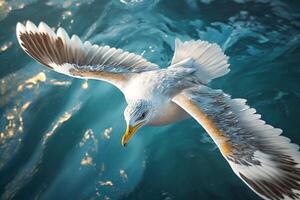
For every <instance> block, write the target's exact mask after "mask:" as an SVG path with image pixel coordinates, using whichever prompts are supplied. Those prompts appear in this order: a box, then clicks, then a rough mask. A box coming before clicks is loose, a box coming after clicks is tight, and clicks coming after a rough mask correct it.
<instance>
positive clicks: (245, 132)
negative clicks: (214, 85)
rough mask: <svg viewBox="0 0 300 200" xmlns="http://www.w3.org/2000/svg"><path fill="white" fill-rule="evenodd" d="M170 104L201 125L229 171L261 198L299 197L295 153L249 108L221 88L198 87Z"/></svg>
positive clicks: (299, 162) (295, 147)
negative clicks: (215, 145) (216, 147)
mask: <svg viewBox="0 0 300 200" xmlns="http://www.w3.org/2000/svg"><path fill="white" fill-rule="evenodd" d="M173 101H174V102H175V103H176V104H178V105H179V106H181V107H182V108H183V109H184V110H186V111H187V112H188V113H189V114H190V115H191V116H192V117H194V118H195V119H196V120H197V121H198V123H199V124H201V125H202V126H203V127H204V129H205V130H206V131H207V132H208V134H209V135H210V136H211V137H212V138H213V140H214V142H215V143H216V144H217V146H218V147H219V149H220V151H221V153H222V155H223V156H224V157H225V158H226V160H227V161H228V163H229V164H230V166H231V168H232V169H233V171H234V172H235V174H236V175H237V176H239V177H240V178H241V179H242V180H243V181H244V182H245V183H246V184H247V185H248V186H249V187H250V188H251V189H252V190H253V191H255V192H256V193H257V194H258V195H259V196H261V197H262V198H264V199H272V200H279V199H300V153H299V151H298V149H299V147H298V145H296V144H292V143H290V140H289V139H288V138H286V137H283V136H280V134H281V133H282V130H281V129H277V128H273V127H272V126H270V125H267V124H266V123H265V122H264V121H262V120H261V119H260V115H259V114H255V112H256V111H255V109H253V108H249V106H247V105H246V104H245V102H246V100H244V99H231V98H230V96H229V95H227V94H225V93H223V92H222V91H221V90H213V89H210V88H208V87H206V86H199V87H195V88H190V89H186V90H184V91H182V92H181V93H180V94H178V95H177V96H175V97H174V99H173Z"/></svg>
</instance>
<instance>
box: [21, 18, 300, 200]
mask: <svg viewBox="0 0 300 200" xmlns="http://www.w3.org/2000/svg"><path fill="white" fill-rule="evenodd" d="M16 32H17V38H18V41H19V43H20V45H21V47H22V48H23V50H24V51H25V52H26V53H27V54H29V55H30V56H31V57H32V58H34V59H35V60H37V61H38V62H40V63H42V64H43V65H45V66H47V67H48V68H50V69H52V70H54V71H56V72H59V73H62V74H66V75H69V76H72V77H77V78H85V79H87V78H90V79H98V80H104V81H107V82H110V83H112V84H113V85H115V86H116V87H118V88H119V89H120V90H121V91H122V92H123V93H124V96H125V98H126V101H127V103H128V106H127V108H126V109H125V111H124V116H125V120H126V122H127V131H126V134H125V135H124V136H123V138H122V143H123V144H125V143H127V142H128V140H129V139H130V138H131V137H132V136H133V134H134V133H135V132H136V131H137V129H139V128H140V127H141V126H143V125H146V124H148V125H162V124H168V123H173V122H175V121H178V120H181V119H185V118H188V117H193V118H195V119H196V120H197V122H198V123H199V124H201V125H202V126H203V127H204V128H205V130H206V131H207V132H208V134H209V135H210V136H211V137H212V139H213V140H214V141H215V143H216V144H217V146H218V147H219V149H220V151H221V153H222V155H223V156H224V158H225V159H226V160H227V161H228V163H229V164H230V166H231V168H232V169H233V171H234V173H235V174H236V175H237V176H238V177H240V178H241V179H242V180H243V181H244V182H245V183H246V184H247V185H248V186H249V187H250V188H251V189H252V190H253V191H254V192H256V193H257V194H258V195H259V196H260V197H262V198H263V199H272V200H273V199H274V200H278V199H299V198H300V154H299V146H298V145H296V144H292V143H290V140H289V139H288V138H286V137H283V136H281V135H280V134H281V133H282V130H281V129H276V128H273V127H272V126H270V125H268V124H266V123H265V121H263V120H261V119H260V118H261V115H259V114H257V113H256V110H255V109H253V108H250V107H249V106H248V105H246V100H245V99H231V97H230V96H229V95H227V94H225V93H224V92H223V91H222V90H213V89H211V88H209V87H207V85H206V84H207V83H209V82H210V81H211V80H212V79H214V78H218V77H220V76H223V75H225V74H226V73H228V72H229V71H230V70H229V68H228V67H229V64H228V57H227V56H226V55H225V54H224V53H223V52H222V50H221V48H220V47H219V46H218V45H217V44H210V43H208V42H205V41H200V40H198V41H188V42H181V41H180V40H179V39H176V41H175V52H174V56H173V59H172V63H171V66H169V67H168V68H166V69H160V68H159V67H158V66H157V65H156V64H153V63H151V62H149V61H147V60H146V59H144V58H143V57H142V56H140V55H136V54H133V53H129V52H126V51H123V50H121V49H115V48H111V47H109V46H98V45H93V44H91V43H90V42H88V41H86V42H84V43H83V42H82V41H81V40H80V39H79V37H78V36H76V35H73V36H72V37H71V38H70V37H69V36H68V34H67V33H66V32H65V30H64V29H63V28H59V29H58V30H57V32H56V33H55V32H54V31H53V30H52V29H51V28H49V27H48V26H47V25H46V24H45V23H43V22H41V23H40V24H39V26H38V27H36V26H35V25H34V24H33V23H32V22H29V21H28V22H27V23H26V25H25V26H24V25H23V24H21V23H18V24H17V28H16Z"/></svg>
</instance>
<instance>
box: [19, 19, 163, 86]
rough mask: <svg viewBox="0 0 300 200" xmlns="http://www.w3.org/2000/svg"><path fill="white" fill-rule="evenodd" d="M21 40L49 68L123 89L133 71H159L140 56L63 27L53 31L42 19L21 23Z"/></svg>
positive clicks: (27, 50)
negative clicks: (36, 21) (89, 38)
mask: <svg viewBox="0 0 300 200" xmlns="http://www.w3.org/2000/svg"><path fill="white" fill-rule="evenodd" d="M16 32H17V37H18V41H19V43H20V45H21V47H22V48H23V50H24V51H25V52H26V53H27V54H29V55H30V56H31V57H32V58H34V59H35V60H36V61H38V62H40V63H41V64H43V65H45V66H47V67H48V68H50V69H52V70H54V71H56V72H59V73H62V74H66V75H69V76H73V77H79V78H80V77H81V78H90V79H99V80H104V81H108V82H110V83H112V84H114V85H116V86H117V87H119V88H120V89H121V88H122V87H123V85H124V83H126V80H127V79H128V75H129V74H130V73H140V72H144V71H149V70H156V69H158V66H157V65H156V64H153V63H150V62H148V61H147V60H146V59H144V58H143V57H142V56H140V55H136V54H133V53H129V52H126V51H123V50H121V49H115V48H111V47H109V46H98V45H92V44H91V43H90V42H88V41H86V42H84V43H82V41H81V40H80V39H79V37H78V36H77V35H73V36H72V37H71V38H69V36H68V34H67V33H66V31H65V30H64V29H63V28H58V30H57V32H56V33H55V32H53V31H52V29H51V28H49V26H47V25H46V24H45V23H43V22H41V23H40V24H39V26H38V27H36V26H35V25H34V24H33V23H32V22H30V21H27V23H26V25H25V26H24V25H23V24H21V23H18V24H17V28H16Z"/></svg>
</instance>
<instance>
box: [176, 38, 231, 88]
mask: <svg viewBox="0 0 300 200" xmlns="http://www.w3.org/2000/svg"><path fill="white" fill-rule="evenodd" d="M178 66H180V67H190V68H194V69H196V76H197V78H198V79H199V80H200V81H201V82H202V83H204V84H206V83H208V82H210V81H211V80H212V79H215V78H218V77H221V76H224V75H225V74H227V73H228V72H229V71H230V69H229V64H228V57H227V56H226V55H225V54H224V52H223V51H222V49H221V48H220V47H219V45H217V44H215V43H214V44H211V43H208V42H206V41H202V40H196V41H195V40H190V41H186V42H181V41H180V40H179V39H176V40H175V52H174V56H173V59H172V63H171V66H170V67H178Z"/></svg>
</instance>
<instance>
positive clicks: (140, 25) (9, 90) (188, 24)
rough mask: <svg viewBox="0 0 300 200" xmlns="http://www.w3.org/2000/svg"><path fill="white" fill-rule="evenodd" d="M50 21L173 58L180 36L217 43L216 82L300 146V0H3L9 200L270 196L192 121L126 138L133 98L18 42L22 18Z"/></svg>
mask: <svg viewBox="0 0 300 200" xmlns="http://www.w3.org/2000/svg"><path fill="white" fill-rule="evenodd" d="M26 20H31V21H33V22H35V23H39V22H40V21H44V22H46V23H47V24H49V25H50V26H51V27H55V28H57V27H59V26H62V27H64V28H65V29H66V30H67V31H68V32H69V33H70V34H77V35H79V36H80V38H81V39H83V40H89V41H91V42H93V43H97V44H107V45H110V46H114V47H118V48H123V49H126V50H128V51H131V52H135V53H138V54H142V55H143V56H144V57H145V58H147V59H148V60H150V61H151V62H154V63H157V64H159V65H160V66H161V67H166V66H168V65H169V64H170V59H171V58H172V55H173V51H174V39H175V38H176V37H178V38H180V39H182V40H190V39H202V40H208V41H210V42H216V43H218V44H219V45H220V46H221V47H222V49H223V50H224V51H225V53H226V54H227V55H228V56H229V57H230V64H231V72H230V73H229V74H228V75H226V76H224V77H222V78H218V79H216V80H214V81H213V82H212V83H211V87H213V88H221V89H223V90H224V91H225V92H227V93H230V94H231V95H232V96H233V97H242V98H246V99H248V104H249V105H251V106H252V107H254V108H255V109H257V111H258V112H259V113H261V114H262V116H263V119H264V120H266V121H267V122H268V123H269V124H272V125H273V126H275V127H280V128H282V129H283V131H284V133H283V134H284V135H285V136H288V137H289V138H291V139H292V141H293V142H295V143H297V144H300V133H299V130H300V124H299V114H300V62H299V61H300V45H299V44H300V2H299V1H292V0H290V1H279V0H257V1H255V0H234V1H221V0H220V1H219V0H202V1H200V0H176V1H175V0H98V1H97V0H83V1H75V0H74V1H73V0H69V1H59V0H53V1H52V0H45V1H44V0H40V1H37V0H23V1H21V0H11V1H5V0H0V27H1V28H0V114H1V115H0V116H1V118H0V199H3V200H4V199H20V200H23V199H24V200H27V199H43V200H44V199H45V200H48V199H49V200H52V199H105V200H108V199H124V200H127V199H143V200H156V199H163V200H173V199H174V200H175V199H201V200H206V199H207V200H215V199H226V200H229V199H231V200H236V199H254V200H255V199H259V198H258V197H257V196H256V195H255V194H254V193H253V192H252V191H251V190H250V189H249V188H247V186H246V185H245V184H244V183H243V182H242V181H241V180H239V178H238V177H236V176H235V174H234V173H233V172H232V170H231V169H230V167H229V165H228V164H227V162H226V161H225V160H224V159H223V157H222V156H221V154H220V152H219V151H218V149H217V148H216V145H215V144H214V143H213V142H212V140H211V139H210V138H209V136H208V135H207V134H206V133H205V131H204V129H203V128H201V127H200V125H198V124H197V123H196V122H195V121H194V120H192V119H189V120H185V121H182V122H179V123H176V124H171V125H168V126H161V127H144V128H142V129H141V130H140V131H139V133H138V134H137V135H136V136H135V137H134V138H133V139H132V140H131V141H130V143H129V145H128V146H127V148H125V149H124V148H123V147H122V146H121V137H122V134H123V132H124V130H125V121H124V119H123V110H124V108H125V107H126V102H125V100H124V98H123V96H122V94H121V92H120V91H118V90H117V89H116V88H114V87H113V86H111V85H109V84H108V83H104V82H99V81H93V80H91V81H84V80H78V79H73V78H70V77H67V76H64V75H60V74H58V73H55V72H52V71H49V70H47V69H46V68H45V67H42V66H41V65H40V64H38V63H36V62H35V61H33V60H32V59H31V58H30V57H29V56H27V55H26V54H25V53H24V52H23V51H22V50H21V48H20V47H19V45H18V44H17V41H16V36H15V25H16V23H17V22H18V21H20V22H24V21H26Z"/></svg>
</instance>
